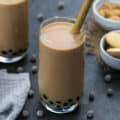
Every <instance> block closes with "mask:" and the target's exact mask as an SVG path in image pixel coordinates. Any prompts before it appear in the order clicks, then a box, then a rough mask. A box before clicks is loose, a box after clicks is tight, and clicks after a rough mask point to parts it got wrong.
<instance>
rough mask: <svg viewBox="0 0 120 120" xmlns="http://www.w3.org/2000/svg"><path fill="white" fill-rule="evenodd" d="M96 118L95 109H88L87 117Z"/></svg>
mask: <svg viewBox="0 0 120 120" xmlns="http://www.w3.org/2000/svg"><path fill="white" fill-rule="evenodd" d="M93 118H94V111H93V110H88V112H87V119H93Z"/></svg>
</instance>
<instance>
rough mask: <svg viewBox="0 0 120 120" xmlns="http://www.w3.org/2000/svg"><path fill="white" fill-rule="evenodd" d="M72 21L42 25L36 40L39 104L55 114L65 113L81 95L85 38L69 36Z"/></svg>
mask: <svg viewBox="0 0 120 120" xmlns="http://www.w3.org/2000/svg"><path fill="white" fill-rule="evenodd" d="M73 25H74V20H72V19H70V18H53V19H50V20H48V21H45V22H44V23H43V24H42V26H41V29H40V39H39V46H40V49H39V92H40V98H41V102H42V104H43V105H44V106H45V107H46V108H47V109H48V110H50V111H52V112H54V113H68V112H71V111H73V110H74V109H75V108H76V107H77V106H78V104H79V100H80V97H81V96H82V93H83V79H84V77H83V76H84V35H83V33H81V34H79V35H73V34H71V29H72V27H73Z"/></svg>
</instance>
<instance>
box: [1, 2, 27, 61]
mask: <svg viewBox="0 0 120 120" xmlns="http://www.w3.org/2000/svg"><path fill="white" fill-rule="evenodd" d="M27 47H28V0H0V56H3V57H7V58H9V57H10V58H12V57H16V56H21V55H22V54H23V53H25V52H26V50H27ZM0 61H1V60H0Z"/></svg>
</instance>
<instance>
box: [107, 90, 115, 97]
mask: <svg viewBox="0 0 120 120" xmlns="http://www.w3.org/2000/svg"><path fill="white" fill-rule="evenodd" d="M113 94H114V91H113V89H112V88H108V90H107V96H108V97H112V96H113Z"/></svg>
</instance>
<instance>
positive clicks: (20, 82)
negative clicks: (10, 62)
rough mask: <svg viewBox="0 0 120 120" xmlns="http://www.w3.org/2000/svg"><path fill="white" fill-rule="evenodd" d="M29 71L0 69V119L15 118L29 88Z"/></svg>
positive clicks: (10, 119) (11, 119)
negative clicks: (9, 71)
mask: <svg viewBox="0 0 120 120" xmlns="http://www.w3.org/2000/svg"><path fill="white" fill-rule="evenodd" d="M30 87H31V85H30V77H29V73H16V74H15V73H14V74H13V73H7V71H6V70H0V120H15V119H16V117H17V116H18V115H19V113H20V112H21V110H22V108H23V106H24V104H25V101H26V99H27V95H28V92H29V90H30Z"/></svg>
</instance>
